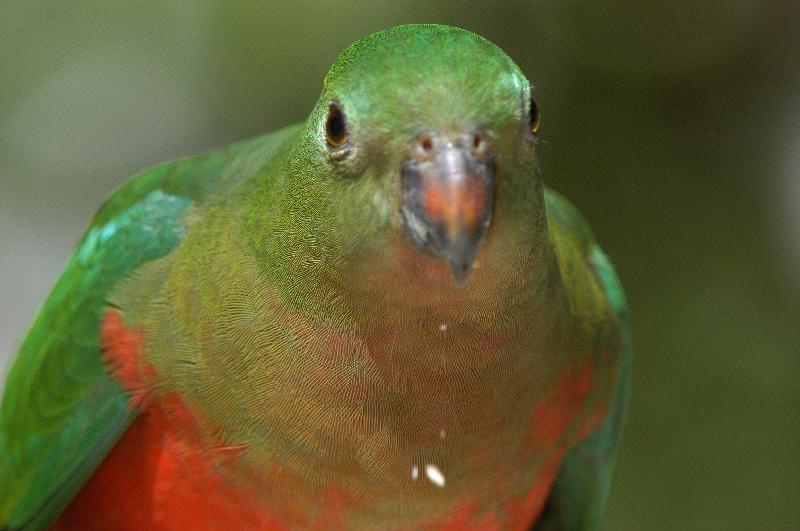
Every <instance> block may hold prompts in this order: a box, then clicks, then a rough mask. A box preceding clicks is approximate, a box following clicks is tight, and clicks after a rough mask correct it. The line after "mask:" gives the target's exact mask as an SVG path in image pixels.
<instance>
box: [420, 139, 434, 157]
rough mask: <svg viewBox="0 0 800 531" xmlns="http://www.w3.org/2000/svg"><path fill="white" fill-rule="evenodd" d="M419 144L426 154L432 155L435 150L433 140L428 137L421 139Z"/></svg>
mask: <svg viewBox="0 0 800 531" xmlns="http://www.w3.org/2000/svg"><path fill="white" fill-rule="evenodd" d="M419 144H420V146H422V150H423V151H424V152H425V153H430V152H431V150H432V149H433V139H432V138H431V137H429V136H428V135H424V136H423V137H422V138H420V141H419Z"/></svg>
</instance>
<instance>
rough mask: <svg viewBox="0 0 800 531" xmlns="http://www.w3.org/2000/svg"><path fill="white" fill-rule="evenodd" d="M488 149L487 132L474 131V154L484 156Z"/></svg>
mask: <svg viewBox="0 0 800 531" xmlns="http://www.w3.org/2000/svg"><path fill="white" fill-rule="evenodd" d="M487 149H488V148H487V141H486V135H485V133H484V132H483V131H475V132H474V133H472V154H473V155H474V156H476V157H482V156H483V155H485V154H486V150H487Z"/></svg>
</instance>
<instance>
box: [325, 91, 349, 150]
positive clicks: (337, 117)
mask: <svg viewBox="0 0 800 531" xmlns="http://www.w3.org/2000/svg"><path fill="white" fill-rule="evenodd" d="M347 138H348V134H347V122H346V121H345V119H344V112H342V108H341V106H340V105H339V104H338V103H336V102H335V101H334V102H331V104H330V105H329V106H328V118H327V120H326V121H325V140H327V141H328V145H329V146H330V147H332V148H338V147H341V146H343V145H344V144H345V143H346V142H347Z"/></svg>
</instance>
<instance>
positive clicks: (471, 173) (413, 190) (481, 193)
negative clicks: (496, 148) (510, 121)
mask: <svg viewBox="0 0 800 531" xmlns="http://www.w3.org/2000/svg"><path fill="white" fill-rule="evenodd" d="M409 151H410V153H411V155H410V157H409V159H408V160H407V161H406V162H405V163H404V164H403V167H402V171H401V179H402V192H403V206H402V209H401V212H402V215H403V219H404V221H405V227H406V233H407V234H408V236H409V237H410V238H411V240H412V241H413V242H414V243H415V244H416V245H417V247H419V248H420V249H422V250H424V251H426V252H429V253H431V254H433V255H435V256H438V257H440V258H443V259H444V260H446V261H447V263H448V264H449V265H450V271H451V273H452V275H453V280H454V281H455V283H456V285H458V286H459V287H463V286H464V285H466V283H467V280H468V279H469V275H470V272H471V271H472V264H473V260H474V258H475V254H476V253H477V251H478V249H479V248H480V245H481V244H482V243H483V240H484V238H485V237H486V232H487V230H488V228H489V225H490V223H491V221H492V204H493V200H494V162H493V157H492V156H491V149H490V146H489V140H488V138H487V137H486V135H485V134H483V133H482V132H481V131H473V132H471V133H469V134H465V135H461V136H460V137H457V138H451V137H448V136H444V135H441V136H437V135H431V134H424V135H420V136H419V137H417V138H415V139H414V140H413V141H412V143H411V146H410V150H409Z"/></svg>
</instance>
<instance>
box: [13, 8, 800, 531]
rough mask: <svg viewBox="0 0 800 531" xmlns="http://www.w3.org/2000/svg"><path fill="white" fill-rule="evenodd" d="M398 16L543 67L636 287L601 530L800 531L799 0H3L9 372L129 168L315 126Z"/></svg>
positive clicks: (552, 126) (590, 208) (551, 166)
mask: <svg viewBox="0 0 800 531" xmlns="http://www.w3.org/2000/svg"><path fill="white" fill-rule="evenodd" d="M404 22H445V23H449V24H454V25H459V26H463V27H466V28H469V29H471V30H473V31H475V32H478V33H480V34H482V35H484V36H486V37H488V38H489V39H490V40H492V41H494V42H495V43H497V44H498V45H499V46H500V47H501V48H503V49H505V50H506V51H507V52H508V53H509V55H510V56H511V57H512V58H514V59H515V60H516V61H517V63H518V64H519V65H520V66H521V67H522V69H523V70H524V71H525V72H526V73H527V74H528V75H529V77H530V78H531V79H532V80H534V81H535V83H536V85H537V93H538V98H539V102H540V106H541V108H542V113H543V123H544V125H543V134H542V136H543V138H544V142H543V143H542V144H541V145H540V157H541V161H542V166H543V170H544V175H545V179H546V182H547V183H548V184H549V185H551V186H552V187H554V188H556V189H557V190H559V191H561V192H563V193H564V194H565V195H567V196H568V197H569V198H571V199H572V200H573V201H574V202H575V203H576V204H577V205H578V206H579V207H580V208H581V209H582V210H583V212H584V213H585V214H586V216H587V217H588V219H589V220H590V222H591V223H592V225H593V227H594V229H595V231H596V234H597V236H598V237H599V239H600V241H601V242H602V243H603V245H604V247H605V248H606V250H607V251H608V253H609V254H610V256H611V257H612V259H613V261H614V262H615V263H616V265H617V267H618V270H619V274H620V276H621V277H622V280H623V283H624V284H625V286H626V288H627V291H628V294H629V299H630V304H631V308H632V314H633V324H634V333H635V349H636V362H635V369H634V376H635V382H634V394H633V402H632V410H631V414H630V417H629V423H628V426H627V431H626V433H625V438H624V445H623V448H622V453H621V456H620V462H619V468H618V473H617V476H616V480H615V485H614V489H613V491H612V495H611V499H610V504H609V511H608V515H607V521H606V526H605V529H608V530H616V529H621V530H657V529H665V530H676V529H699V530H706V529H725V530H728V529H766V530H783V529H786V530H797V529H800V417H799V415H798V411H799V410H800V381H799V380H798V377H799V376H800V39H799V38H798V37H800V33H798V28H800V3H798V2H797V1H796V0H727V1H726V2H714V1H708V0H682V1H678V0H662V1H660V2H634V1H630V2H625V1H609V2H591V1H586V2H577V1H568V0H565V1H561V2H558V1H554V0H539V1H532V2H525V3H523V2H507V3H503V4H495V3H493V2H487V1H486V0H482V1H472V0H469V1H466V0H461V1H459V2H451V3H440V4H437V5H432V3H431V2H427V1H422V0H419V1H405V0H396V1H394V2H390V3H383V4H378V3H376V2H369V1H361V2H351V1H345V0H339V1H335V2H309V3H305V2H297V1H291V2H289V1H285V2H259V1H246V0H235V1H221V0H220V1H210V0H208V1H197V2H191V1H188V0H166V1H165V0H158V1H155V0H144V1H138V2H124V3H123V2H71V1H67V2H65V1H49V2H44V1H26V2H21V1H15V2H11V1H8V0H0V294H2V295H1V296H0V363H2V366H3V367H5V366H7V364H8V357H9V356H10V354H11V352H12V351H13V348H14V345H15V344H17V343H18V341H19V340H20V338H21V336H22V334H23V332H24V327H25V326H26V323H27V322H28V321H29V320H30V318H31V317H32V315H33V313H34V311H35V308H36V307H37V305H38V304H39V303H40V302H41V300H42V299H43V297H44V296H45V295H46V293H47V292H48V291H49V289H50V287H51V285H52V284H53V282H54V281H55V279H56V278H57V275H58V273H59V271H60V268H61V266H62V264H63V262H64V260H65V259H66V257H67V255H68V253H69V252H70V250H71V249H72V247H73V245H74V244H75V243H76V242H77V239H78V237H79V236H80V234H81V232H82V230H83V229H84V227H85V226H86V224H87V223H88V221H89V219H90V216H91V215H92V213H93V212H94V210H95V209H96V208H97V207H98V206H99V205H100V203H101V202H102V200H103V198H105V197H106V196H107V195H108V194H109V193H110V192H111V191H112V190H113V189H114V188H115V187H116V186H118V185H119V184H120V183H122V182H123V181H124V180H125V179H126V178H127V177H129V176H131V175H132V174H133V173H135V172H137V171H138V170H140V169H141V168H144V167H146V166H150V165H152V164H155V163H157V162H160V161H163V160H167V159H170V158H175V157H180V156H184V155H188V154H193V153H198V152H202V151H204V150H207V149H209V148H212V147H215V146H219V145H223V144H226V143H229V142H231V141H233V140H236V139H241V138H245V137H249V136H253V135H257V134H260V133H262V132H265V131H268V130H272V129H276V128H278V127H281V126H283V125H286V124H289V123H292V122H295V121H298V120H302V119H303V118H305V115H306V113H307V112H308V111H309V110H310V109H311V106H312V104H313V102H314V101H315V99H316V97H317V94H318V91H319V89H320V86H321V80H322V77H323V75H324V74H325V72H326V70H327V68H328V66H329V65H330V64H331V63H332V62H333V60H334V59H335V58H336V55H337V54H338V53H339V52H340V51H341V50H342V49H343V48H344V47H345V46H346V45H347V44H348V43H350V42H351V41H353V40H355V39H357V38H359V37H362V36H364V35H366V34H368V33H371V32H373V31H376V30H379V29H382V28H385V27H388V26H392V25H395V24H399V23H404ZM4 370H5V369H4Z"/></svg>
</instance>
